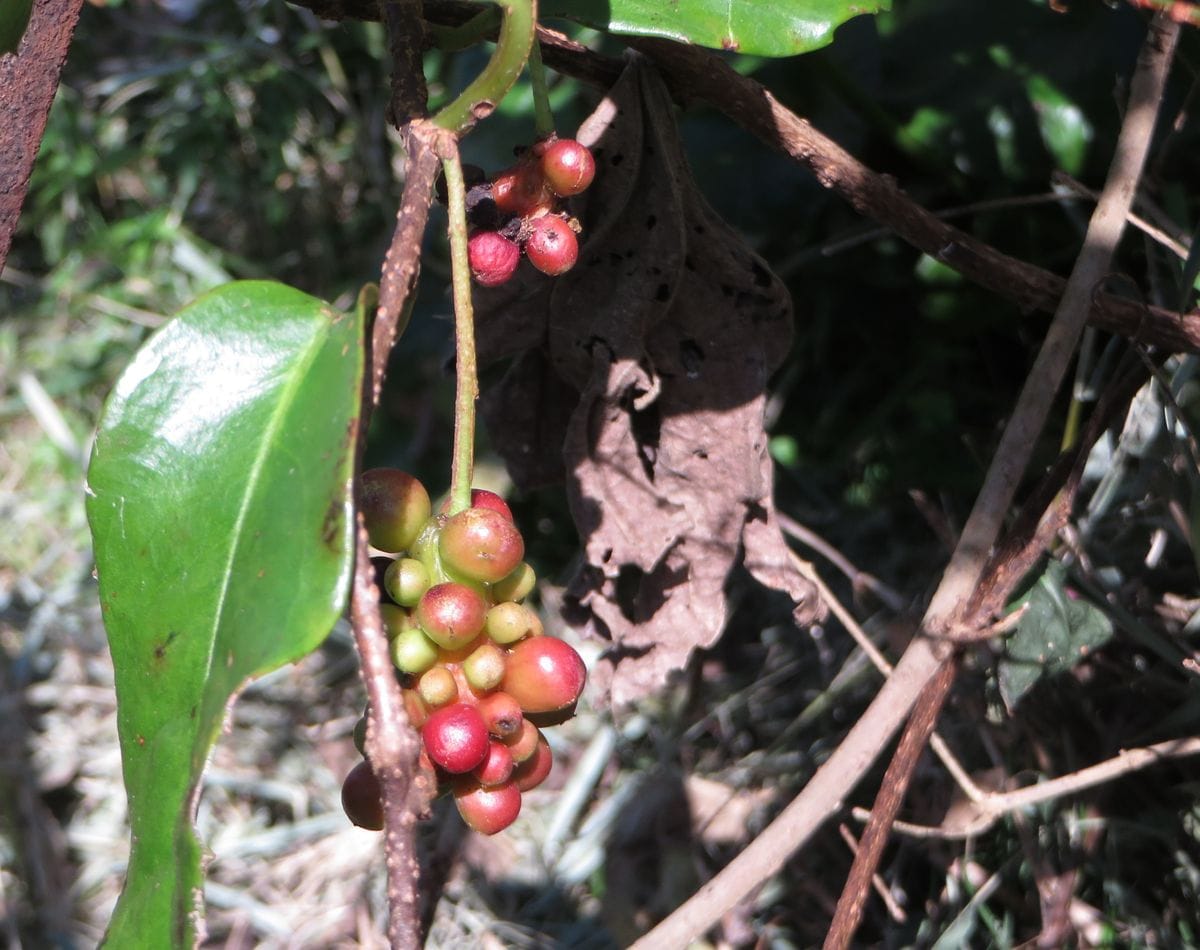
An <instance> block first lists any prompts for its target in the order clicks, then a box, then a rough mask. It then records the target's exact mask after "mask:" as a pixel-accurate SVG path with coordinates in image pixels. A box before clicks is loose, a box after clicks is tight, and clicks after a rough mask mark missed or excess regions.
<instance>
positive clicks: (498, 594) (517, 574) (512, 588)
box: [492, 561, 537, 603]
mask: <svg viewBox="0 0 1200 950" xmlns="http://www.w3.org/2000/svg"><path fill="white" fill-rule="evenodd" d="M536 584H537V574H535V573H534V571H533V568H532V567H530V566H529V564H528V563H527V562H525V561H522V562H521V563H520V564H518V565H517V566H516V568H515V569H514V570H513V572H512V573H511V574H509V575H508V577H506V578H504V580H502V581H497V582H496V583H495V584H493V585H492V596H493V597H494V598H495V599H496V602H497V603H499V602H500V601H502V600H524V599H525V598H526V597H528V596H529V595H530V593H532V592H533V588H534V585H536Z"/></svg>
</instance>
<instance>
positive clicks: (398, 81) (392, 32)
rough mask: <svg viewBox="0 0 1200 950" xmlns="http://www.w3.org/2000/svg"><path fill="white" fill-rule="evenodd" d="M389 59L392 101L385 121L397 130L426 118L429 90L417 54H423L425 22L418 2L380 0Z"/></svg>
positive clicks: (419, 55)
mask: <svg viewBox="0 0 1200 950" xmlns="http://www.w3.org/2000/svg"><path fill="white" fill-rule="evenodd" d="M381 7H382V9H383V22H384V25H385V26H386V27H387V35H388V48H389V51H390V52H391V56H392V99H391V102H389V103H388V109H387V112H388V121H389V122H391V123H392V125H394V126H395V127H396V128H401V127H403V126H405V125H407V124H408V123H409V122H411V121H412V120H413V119H423V118H425V117H426V116H427V115H428V114H429V89H428V87H427V86H426V84H425V70H424V68H423V66H422V63H421V53H422V52H424V50H425V21H424V20H423V19H422V18H421V0H381Z"/></svg>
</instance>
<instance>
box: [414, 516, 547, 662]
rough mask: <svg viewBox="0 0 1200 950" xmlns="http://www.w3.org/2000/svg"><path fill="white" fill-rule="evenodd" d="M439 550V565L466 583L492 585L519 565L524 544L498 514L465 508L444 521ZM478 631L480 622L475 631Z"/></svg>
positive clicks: (510, 525) (515, 528) (509, 524)
mask: <svg viewBox="0 0 1200 950" xmlns="http://www.w3.org/2000/svg"><path fill="white" fill-rule="evenodd" d="M438 550H439V551H440V552H441V555H442V563H443V564H445V566H446V567H448V568H449V569H450V570H451V571H453V572H455V573H456V574H460V575H462V576H463V577H464V578H466V579H468V580H473V581H484V582H485V583H488V584H494V583H495V582H496V581H500V580H503V579H504V578H505V577H507V576H508V575H509V574H510V573H512V571H513V570H514V569H515V568H516V566H517V565H518V564H520V563H521V559H522V558H523V557H524V556H525V541H524V540H523V539H522V538H521V532H520V531H518V530H517V527H516V525H514V524H513V523H512V521H511V520H509V519H508V518H505V517H504V515H502V514H500V513H499V512H497V511H493V510H492V509H490V508H468V509H467V510H466V511H460V512H459V513H458V514H456V515H454V516H453V517H452V518H451V519H450V520H449V521H447V522H446V526H445V527H444V528H442V533H441V536H440V537H439V538H438ZM431 589H434V588H431ZM418 610H419V608H418ZM480 629H482V623H481V624H480V627H479V628H476V631H475V632H476V633H478V632H479V630H480ZM431 636H432V634H431ZM434 639H436V637H435V638H434Z"/></svg>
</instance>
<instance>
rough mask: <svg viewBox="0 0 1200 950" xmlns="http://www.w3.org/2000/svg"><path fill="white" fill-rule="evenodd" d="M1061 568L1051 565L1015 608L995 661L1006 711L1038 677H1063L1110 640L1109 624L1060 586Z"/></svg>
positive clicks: (1061, 580)
mask: <svg viewBox="0 0 1200 950" xmlns="http://www.w3.org/2000/svg"><path fill="white" fill-rule="evenodd" d="M1065 577H1066V568H1064V567H1063V566H1062V565H1061V564H1060V563H1058V562H1057V561H1051V562H1050V564H1049V566H1048V567H1047V568H1046V572H1045V573H1044V574H1043V575H1042V576H1041V577H1039V578H1038V580H1037V583H1036V584H1034V585H1033V588H1032V589H1031V590H1030V591H1029V593H1028V594H1026V595H1025V597H1024V598H1022V599H1021V600H1020V601H1018V604H1017V606H1020V605H1021V604H1024V605H1025V606H1026V610H1025V614H1024V616H1022V617H1021V620H1020V622H1019V623H1018V625H1017V629H1016V631H1015V632H1014V633H1013V635H1012V636H1011V637H1009V638H1008V640H1007V641H1006V642H1005V644H1004V657H1003V659H1001V660H1000V663H999V682H1000V695H1001V697H1002V698H1003V699H1004V703H1005V705H1006V706H1007V707H1008V708H1009V709H1010V710H1011V709H1013V708H1015V707H1016V705H1017V703H1018V702H1019V701H1020V699H1021V697H1022V696H1024V695H1025V694H1026V693H1027V692H1028V691H1029V690H1030V689H1032V688H1033V686H1034V684H1035V683H1037V681H1038V680H1039V679H1041V678H1042V677H1043V676H1046V675H1051V676H1052V675H1054V674H1057V673H1063V672H1066V671H1067V670H1069V669H1071V668H1072V667H1073V666H1075V664H1077V663H1078V662H1080V660H1082V659H1083V658H1084V657H1086V656H1088V655H1089V654H1090V653H1091V652H1092V651H1094V650H1095V649H1096V648H1097V647H1100V646H1102V645H1103V644H1104V643H1106V642H1107V641H1108V639H1109V637H1111V636H1112V632H1113V628H1112V621H1111V620H1109V619H1108V616H1107V615H1106V614H1105V613H1104V612H1103V611H1101V610H1100V609H1099V608H1098V607H1096V606H1095V605H1093V604H1090V603H1088V602H1087V601H1086V600H1077V599H1073V598H1072V596H1071V595H1069V594H1068V593H1067V591H1066V589H1065V587H1064V583H1063V582H1064V580H1065Z"/></svg>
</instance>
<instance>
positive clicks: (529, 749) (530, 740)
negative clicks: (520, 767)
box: [503, 719, 542, 763]
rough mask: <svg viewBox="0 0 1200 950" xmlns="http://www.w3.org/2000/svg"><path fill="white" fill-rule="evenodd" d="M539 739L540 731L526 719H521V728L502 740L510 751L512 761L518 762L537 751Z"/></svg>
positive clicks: (540, 737) (540, 736)
mask: <svg viewBox="0 0 1200 950" xmlns="http://www.w3.org/2000/svg"><path fill="white" fill-rule="evenodd" d="M541 739H542V731H541V730H540V729H538V727H537V726H535V725H534V724H533V723H531V722H530V721H529V720H528V719H522V720H521V728H520V729H518V730H517V732H516V733H515V734H514V735H512V736H509V737H507V738H506V739H504V740H503V741H504V744H505V745H506V746H508V751H509V752H511V753H512V757H513V761H514V762H517V763H520V762H524V761H525V760H526V759H528V758H529V757H530V756H531V755H533V753H535V752H536V751H537V746H538V743H539V742H540V741H541Z"/></svg>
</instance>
